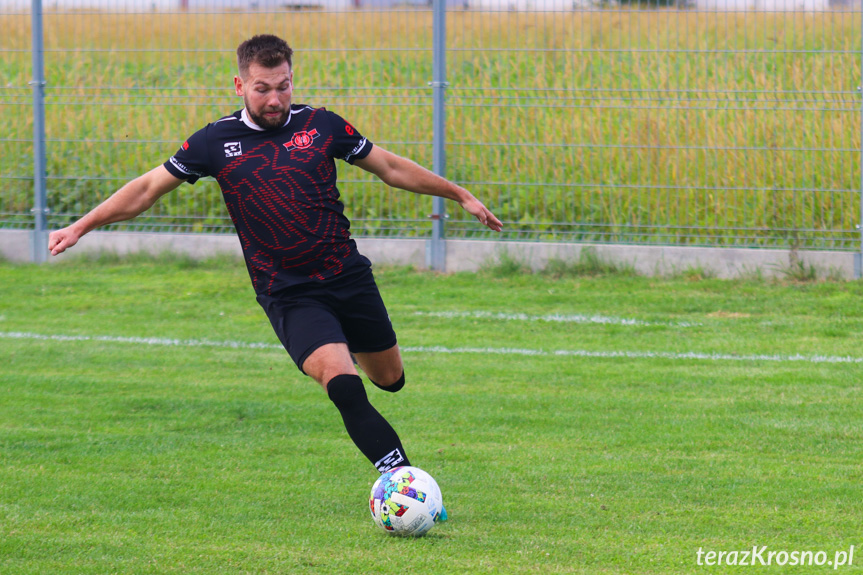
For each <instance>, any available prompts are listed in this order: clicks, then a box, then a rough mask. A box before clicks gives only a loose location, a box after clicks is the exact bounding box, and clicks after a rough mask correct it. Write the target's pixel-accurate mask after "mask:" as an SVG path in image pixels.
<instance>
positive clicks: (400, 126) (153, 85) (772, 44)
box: [0, 8, 860, 249]
mask: <svg viewBox="0 0 863 575" xmlns="http://www.w3.org/2000/svg"><path fill="white" fill-rule="evenodd" d="M15 18H16V17H13V16H7V17H5V18H0V26H2V29H3V30H4V39H5V31H6V30H11V34H10V35H9V36H8V38H9V39H8V42H9V45H10V46H13V47H16V48H19V49H23V50H24V51H22V52H20V53H9V57H8V58H4V59H3V61H2V63H0V83H2V84H3V85H10V86H23V87H26V82H27V80H28V78H29V76H28V73H29V65H30V64H29V61H30V55H29V53H27V52H26V49H27V47H28V46H29V43H28V38H27V37H26V34H24V33H23V30H26V27H27V26H28V21H27V20H26V19H25V18H23V17H21V18H18V20H16V19H15ZM262 19H266V21H267V25H266V26H264V27H263V28H262V26H261V21H262ZM45 26H46V33H45V38H46V44H47V50H48V52H47V70H48V77H49V85H48V88H47V94H48V106H47V111H48V138H49V139H50V140H51V141H50V143H49V149H48V172H49V175H50V178H51V180H50V185H49V188H50V198H51V201H50V204H51V206H52V209H53V212H54V215H53V216H52V222H53V223H54V224H55V225H60V224H64V223H66V222H68V221H70V219H72V218H74V217H76V216H78V215H80V214H81V213H83V212H85V211H86V210H87V209H89V207H91V206H92V205H93V204H94V203H95V202H96V201H97V200H98V199H100V198H104V197H105V196H107V195H108V194H109V193H111V192H112V191H113V190H114V189H115V188H116V187H117V186H119V185H120V184H121V183H123V182H124V181H126V180H127V179H129V178H131V177H134V176H136V175H138V174H139V173H141V172H142V171H144V170H147V169H150V168H151V167H153V166H155V165H158V164H160V163H161V162H163V161H164V160H165V159H166V158H167V157H168V156H170V154H172V153H173V152H174V150H175V149H176V147H177V146H178V145H179V144H180V143H181V142H182V140H183V138H185V137H186V136H187V135H188V134H190V133H191V132H192V131H193V130H195V129H197V128H199V127H201V126H202V125H204V124H206V123H207V122H209V121H212V120H213V119H215V118H218V117H220V116H221V115H223V114H225V113H228V112H230V111H232V110H234V109H236V108H239V107H240V105H241V104H240V101H239V100H238V99H237V98H236V97H235V96H234V95H233V91H232V85H231V78H232V76H233V74H234V73H235V72H234V62H233V55H232V51H233V48H234V47H235V46H236V44H237V43H238V42H239V41H240V40H242V39H244V38H246V37H248V35H250V34H252V33H255V32H261V31H264V29H266V31H273V32H276V33H279V34H282V35H284V36H285V37H286V38H288V39H289V40H290V42H291V43H292V44H293V45H294V46H295V47H296V48H297V53H296V58H295V71H296V83H297V89H296V97H295V99H296V101H299V102H305V103H310V104H313V105H326V106H327V107H329V108H330V109H333V110H336V111H338V112H339V113H341V114H342V115H344V116H345V117H347V118H349V119H350V120H351V121H352V123H354V124H355V125H356V126H357V127H358V128H359V129H360V130H361V131H362V132H364V133H365V134H366V135H368V136H369V137H370V138H371V139H372V140H373V141H375V142H377V143H379V144H381V145H384V146H386V147H388V148H391V149H392V150H393V151H395V152H398V153H403V154H406V155H409V156H410V157H413V158H415V159H416V160H417V161H419V162H420V163H422V164H424V165H426V166H431V164H432V158H431V153H432V151H431V145H430V142H431V139H432V113H431V88H430V87H429V86H428V82H429V81H430V80H431V77H432V61H431V14H430V13H429V12H427V11H415V10H404V11H400V12H385V13H377V12H357V13H344V14H331V13H320V12H314V11H312V12H290V13H276V14H264V15H262V14H255V13H249V14H235V13H231V14H212V13H207V14H204V13H201V14H198V13H189V14H181V15H177V14H170V15H169V14H153V13H147V14H135V15H116V14H113V15H112V14H107V15H106V14H98V15H97V14H86V13H65V14H50V13H49V14H48V15H46V23H45ZM447 33H448V42H449V44H450V47H451V51H450V53H449V54H448V56H447V74H448V81H449V89H448V92H447V97H448V100H447V126H448V128H447V136H446V142H447V170H448V175H449V176H450V177H451V178H452V179H455V180H456V181H459V182H460V183H463V184H464V185H466V186H467V187H469V188H471V189H473V190H475V191H476V192H477V193H478V194H479V195H481V196H482V197H483V198H484V199H487V200H488V203H489V204H490V206H491V207H493V208H494V210H495V211H496V212H497V213H498V214H499V215H500V216H501V218H502V219H503V220H505V221H506V222H507V232H506V235H505V236H504V237H505V238H507V239H521V238H541V239H571V240H579V241H594V242H610V241H617V242H635V241H639V242H657V243H665V244H675V243H680V244H702V245H746V246H776V245H778V246H781V247H787V246H790V245H797V246H798V247H800V248H803V249H806V248H815V247H823V248H828V249H854V248H855V247H856V246H857V245H858V244H859V233H856V232H855V228H854V226H855V224H856V223H858V222H857V220H858V219H859V214H860V208H859V205H860V204H859V202H860V200H859V183H860V162H859V157H860V153H859V149H860V129H859V126H860V113H859V108H860V106H859V99H858V97H857V95H856V94H855V93H854V92H853V87H854V86H856V85H858V84H859V83H860V67H859V46H860V28H859V22H858V20H857V19H855V18H850V17H848V13H845V12H841V11H827V12H821V13H787V14H782V13H779V14H775V13H703V12H702V13H699V12H695V11H687V10H676V9H649V10H637V9H628V8H627V9H607V10H599V11H590V12H588V11H572V12H562V13H556V14H543V13H535V14H528V13H508V12H496V13H481V12H470V11H464V12H462V11H454V12H452V13H450V14H449V16H448V21H447ZM25 94H26V92H25ZM21 101H22V102H24V103H26V102H27V98H26V97H23V96H22V100H21ZM28 117H29V115H28V114H21V115H20V116H18V117H16V118H14V119H13V122H12V124H11V127H10V131H8V132H7V134H6V135H7V137H8V138H10V140H9V141H6V142H3V143H0V146H2V149H0V158H2V159H3V160H2V164H0V176H3V177H9V178H12V177H18V176H21V177H22V179H20V180H16V179H6V180H4V182H3V189H2V200H0V203H2V205H0V212H21V213H24V214H25V215H26V214H27V213H28V210H29V206H30V195H31V192H30V189H31V188H30V182H29V180H28V178H29V166H30V165H31V162H30V160H29V157H28V153H29V152H28V150H27V149H26V147H25V148H20V144H19V142H18V140H23V141H26V140H27V139H28V138H29V137H30V131H31V126H30V124H29V120H28ZM339 169H340V170H341V177H342V181H343V185H342V191H343V192H344V194H345V196H346V198H347V201H346V203H347V205H348V213H349V215H350V216H351V217H352V220H353V221H354V224H355V225H354V229H355V230H356V231H357V233H359V234H364V235H374V236H386V235H392V234H398V235H420V236H422V235H427V234H428V233H429V230H430V226H431V224H430V222H429V221H428V219H427V216H428V214H429V213H430V206H429V201H428V199H427V198H415V197H413V196H410V195H405V194H403V193H400V192H395V191H392V190H389V189H387V188H386V187H385V186H383V185H382V184H379V183H376V182H374V181H373V180H372V179H370V178H369V177H367V175H366V174H365V173H364V172H361V171H359V170H357V169H355V168H352V167H349V166H346V165H341V166H340V168H339ZM451 211H453V212H455V213H453V214H452V215H453V218H452V219H451V220H450V222H449V224H448V234H449V235H450V236H451V237H484V236H487V235H488V232H486V231H483V230H481V229H480V226H477V225H475V224H473V223H471V222H469V221H468V219H466V218H465V217H464V216H463V214H461V213H458V210H455V209H453V210H451ZM12 219H14V218H12ZM19 219H20V218H19ZM130 225H131V226H132V227H133V228H134V229H161V227H163V226H175V227H177V228H178V229H181V230H185V231H226V230H227V229H229V227H230V224H229V221H228V220H227V216H226V214H225V212H224V208H223V206H222V202H221V199H220V197H219V192H218V190H217V187H216V186H215V185H214V184H213V183H212V182H210V183H202V184H198V185H196V186H194V187H186V188H183V190H182V192H180V193H176V194H172V196H171V197H169V198H165V199H164V200H163V201H162V202H160V204H159V205H158V206H157V207H156V208H154V210H152V211H151V212H150V213H149V214H148V215H147V216H146V217H144V218H140V219H138V220H136V221H135V222H134V223H133V224H130ZM118 227H122V226H118ZM127 227H128V225H127Z"/></svg>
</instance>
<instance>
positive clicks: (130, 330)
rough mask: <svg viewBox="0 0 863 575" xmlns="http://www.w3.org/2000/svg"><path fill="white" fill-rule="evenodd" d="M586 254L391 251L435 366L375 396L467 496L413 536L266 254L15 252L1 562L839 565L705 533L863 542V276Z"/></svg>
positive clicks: (805, 546) (750, 539)
mask: <svg viewBox="0 0 863 575" xmlns="http://www.w3.org/2000/svg"><path fill="white" fill-rule="evenodd" d="M557 271H558V272H560V273H558V274H557V275H556V276H555V275H548V274H546V275H542V274H540V275H524V274H511V273H504V272H503V271H502V269H501V268H498V269H496V270H495V269H491V270H486V271H484V272H481V273H480V274H456V275H434V274H430V273H420V272H415V271H411V270H406V269H384V270H380V271H378V273H377V275H378V279H379V283H380V285H381V288H382V291H383V293H384V297H385V299H386V301H387V302H388V306H389V308H390V312H391V315H392V316H393V320H394V323H395V326H396V329H397V331H398V332H399V335H400V343H401V345H402V346H403V348H404V350H405V352H404V356H405V360H406V364H407V372H408V385H407V387H406V388H405V390H404V391H402V392H400V393H398V394H395V395H391V394H384V393H381V392H378V391H377V390H375V389H374V388H371V387H369V394H370V397H371V399H372V401H373V403H374V404H375V405H376V406H377V407H378V409H379V410H380V411H381V412H382V413H384V414H385V415H386V416H387V417H388V418H389V419H390V421H391V422H392V423H393V424H394V426H395V427H396V428H397V429H398V430H399V431H400V434H401V435H402V439H403V441H404V444H405V447H406V449H407V450H408V453H409V454H410V456H411V459H412V461H413V463H414V464H415V465H418V466H420V467H423V468H425V469H426V470H428V471H429V472H431V473H432V474H433V475H434V476H435V477H436V478H437V480H438V482H439V483H440V485H441V487H442V489H443V493H444V499H445V503H446V505H447V508H448V510H449V514H450V521H449V522H447V523H445V524H443V525H440V526H438V527H436V528H435V529H434V530H433V531H432V532H431V533H430V534H429V535H428V536H427V537H425V538H423V539H420V540H401V539H394V538H389V537H388V536H386V535H385V534H384V533H382V532H380V531H378V530H377V528H376V527H374V525H373V524H372V522H371V520H370V518H369V516H368V510H367V508H366V502H367V497H368V491H369V489H370V488H371V484H372V482H373V481H374V479H375V475H376V474H375V472H374V469H373V468H372V467H371V465H370V464H369V463H368V462H367V461H366V460H365V459H364V458H363V457H362V456H361V455H360V454H359V453H358V452H357V451H356V450H355V448H354V447H353V445H352V443H351V442H350V440H349V439H348V437H347V434H346V433H345V432H344V429H343V427H342V425H341V421H340V419H339V416H338V412H337V411H336V410H335V408H334V407H333V406H332V405H330V403H329V401H328V400H327V399H326V397H325V395H324V394H323V392H322V391H321V390H320V389H318V388H317V386H316V385H315V384H314V383H312V382H311V380H309V379H307V378H304V377H303V376H301V375H300V374H299V372H298V371H297V370H296V369H295V368H294V367H293V365H292V364H291V363H290V360H289V359H288V357H287V354H285V353H284V351H282V350H280V349H279V348H278V346H277V345H276V343H277V341H276V338H275V336H274V335H273V334H272V333H271V330H270V328H269V325H268V323H267V320H266V318H265V316H264V314H263V312H262V311H261V310H260V309H259V308H258V306H257V304H256V303H255V302H254V298H253V294H252V290H251V287H250V285H249V282H248V278H247V277H246V275H245V271H244V269H243V267H242V264H237V263H236V262H229V261H211V262H204V263H195V262H189V261H185V260H182V259H170V258H162V259H159V260H148V259H135V260H130V261H125V262H123V261H119V262H118V261H114V262H110V261H108V262H105V261H102V262H98V261H96V262H92V261H90V262H87V261H79V262H78V263H74V264H72V263H62V264H57V265H48V266H42V267H36V266H30V265H21V266H15V265H9V264H3V265H0V286H2V287H0V350H2V351H0V358H2V362H0V394H2V395H0V397H2V401H0V573H3V574H4V575H19V574H22V575H23V574H34V575H35V574H38V575H44V574H47V573H52V574H53V573H58V574H99V575H102V574H106V573H123V574H156V573H160V574H161V573H178V574H192V573H231V574H237V573H290V574H293V573H319V572H320V573H397V572H411V573H423V574H426V573H431V574H434V573H441V574H443V573H621V574H632V573H645V574H653V573H655V574H671V573H701V572H716V573H729V572H732V573H733V572H747V573H748V572H752V573H819V572H825V573H826V572H829V571H832V570H833V567H832V566H829V565H826V564H824V565H820V566H816V565H807V566H802V567H790V566H788V565H786V566H784V567H780V566H777V564H776V563H775V562H774V564H773V565H771V566H758V567H754V568H753V567H746V568H744V567H739V566H738V567H736V568H734V567H727V566H725V567H716V566H714V567H710V566H705V565H699V564H698V555H697V553H698V551H699V549H701V550H702V551H703V552H705V553H706V552H708V551H714V552H719V551H726V552H730V551H743V550H751V549H752V547H753V546H756V545H757V546H759V547H762V546H767V551H765V553H764V557H765V559H766V558H767V552H769V551H775V552H786V553H789V554H790V553H792V552H795V551H800V552H810V553H811V554H812V555H811V556H814V557H819V558H820V559H823V560H824V561H827V560H830V561H831V562H832V561H833V560H834V558H837V557H841V555H836V553H837V552H839V553H841V552H847V551H848V550H849V549H850V547H851V546H852V545H854V546H856V547H858V548H859V547H860V545H861V544H863V540H861V532H860V517H861V516H863V501H861V498H860V485H861V481H863V472H861V466H860V461H861V459H863V423H861V422H863V403H861V402H860V392H861V379H863V378H861V375H863V353H861V351H860V341H861V337H863V303H861V302H863V297H861V296H863V283H860V282H846V283H839V282H808V283H795V282H791V281H786V282H772V281H771V282H768V281H764V280H754V279H753V280H740V281H720V280H712V279H700V280H699V279H692V278H691V277H688V276H685V275H684V276H681V277H676V278H644V277H636V276H633V275H631V274H627V273H613V274H606V275H602V274H600V275H575V274H573V273H569V272H571V270H565V269H558V270H557ZM252 344H262V345H260V346H258V347H254V346H253V345H252ZM818 552H823V553H824V554H823V555H815V554H816V553H818ZM779 557H780V558H781V555H780V556H779ZM702 559H703V558H702ZM786 559H787V556H786ZM860 563H863V551H861V550H860V549H857V555H856V556H855V557H854V561H853V565H851V566H845V565H843V566H841V567H839V569H837V570H839V571H841V572H860V571H861V568H860V565H859V564H860Z"/></svg>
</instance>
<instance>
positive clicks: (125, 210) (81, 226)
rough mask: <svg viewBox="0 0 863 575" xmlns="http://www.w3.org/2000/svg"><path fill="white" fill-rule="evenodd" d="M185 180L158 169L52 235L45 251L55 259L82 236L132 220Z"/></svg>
mask: <svg viewBox="0 0 863 575" xmlns="http://www.w3.org/2000/svg"><path fill="white" fill-rule="evenodd" d="M183 181H184V180H180V179H177V178H175V177H174V176H172V175H171V173H170V172H168V170H166V169H165V167H164V166H159V167H157V168H154V169H152V170H150V171H149V172H147V173H146V174H144V175H142V176H139V177H137V178H135V179H134V180H132V181H131V182H129V183H128V184H126V185H125V186H123V187H122V188H120V189H119V190H117V191H116V192H114V193H113V194H112V195H111V196H110V197H109V198H108V199H107V200H105V201H104V202H102V203H101V204H99V205H98V206H96V207H95V208H93V210H91V211H90V212H89V213H88V214H87V215H85V216H84V217H83V218H81V219H80V220H78V221H77V222H75V223H74V224H72V225H70V226H68V227H65V228H63V229H60V230H57V231H54V232H51V235H50V236H48V249H49V250H51V255H53V256H56V255H57V254H61V253H63V252H64V251H66V249H67V248H71V247H72V246H74V245H75V244H76V243H78V240H79V239H80V238H81V236H83V235H84V234H86V233H88V232H91V231H93V230H94V229H96V228H98V227H101V226H104V225H106V224H113V223H114V222H122V221H124V220H131V219H132V218H134V217H135V216H138V215H140V214H142V213H143V212H145V211H147V210H148V209H150V207H151V206H152V205H153V204H155V203H156V200H158V199H159V198H161V197H162V196H164V195H165V194H167V193H168V192H170V191H171V190H173V189H175V188H177V186H179V185H180V184H182V183H183Z"/></svg>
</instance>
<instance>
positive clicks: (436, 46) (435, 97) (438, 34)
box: [426, 0, 447, 272]
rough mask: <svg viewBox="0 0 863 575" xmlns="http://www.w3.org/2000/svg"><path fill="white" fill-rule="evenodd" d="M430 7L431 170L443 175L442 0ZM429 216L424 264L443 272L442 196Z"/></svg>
mask: <svg viewBox="0 0 863 575" xmlns="http://www.w3.org/2000/svg"><path fill="white" fill-rule="evenodd" d="M432 10H433V14H434V15H433V19H432V26H433V31H432V44H433V45H432V58H433V63H432V66H433V68H432V82H431V86H432V101H433V106H434V108H433V110H434V111H433V124H434V126H433V143H432V164H433V165H432V170H433V171H434V173H436V174H437V175H439V176H442V177H446V116H445V113H446V110H445V106H446V87H447V83H446V0H433V4H432ZM431 218H432V237H431V240H430V241H429V243H428V247H427V249H426V265H427V266H428V268H429V269H432V270H435V271H440V272H443V271H446V240H445V237H444V219H445V218H446V206H445V204H444V200H443V198H438V197H435V198H432V215H431Z"/></svg>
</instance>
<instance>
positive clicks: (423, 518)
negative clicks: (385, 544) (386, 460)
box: [369, 466, 443, 537]
mask: <svg viewBox="0 0 863 575" xmlns="http://www.w3.org/2000/svg"><path fill="white" fill-rule="evenodd" d="M442 508H443V501H442V499H441V492H440V487H438V485H437V482H436V481H435V480H434V479H433V478H432V476H431V475H429V474H428V473H426V472H425V471H423V470H422V469H419V468H417V467H410V466H403V467H396V468H393V469H391V470H389V471H387V472H386V473H383V474H381V476H380V477H379V478H378V480H377V481H375V484H374V485H373V486H372V492H371V496H370V497H369V510H370V511H371V514H372V519H373V520H374V522H375V524H376V525H377V526H378V527H380V528H381V529H383V530H384V531H386V532H387V533H389V534H391V535H401V536H412V537H419V536H422V535H425V534H426V533H428V531H429V530H430V529H431V528H432V527H434V525H435V523H436V522H437V520H438V519H439V518H440V513H441V509H442Z"/></svg>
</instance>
